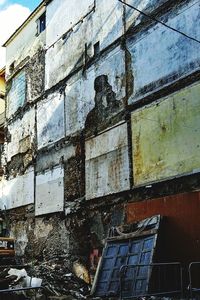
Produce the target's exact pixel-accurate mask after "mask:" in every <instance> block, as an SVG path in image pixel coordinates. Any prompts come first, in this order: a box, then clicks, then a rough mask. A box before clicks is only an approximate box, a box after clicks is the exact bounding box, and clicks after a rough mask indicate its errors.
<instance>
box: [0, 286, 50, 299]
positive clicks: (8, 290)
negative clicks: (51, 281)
mask: <svg viewBox="0 0 200 300" xmlns="http://www.w3.org/2000/svg"><path fill="white" fill-rule="evenodd" d="M30 290H35V291H37V290H44V287H41V286H40V287H25V288H15V289H5V290H0V295H1V294H13V293H16V292H24V291H30ZM43 295H44V297H45V299H46V300H47V299H48V298H47V295H46V294H45V293H43ZM0 299H1V296H0Z"/></svg>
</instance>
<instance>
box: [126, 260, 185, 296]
mask: <svg viewBox="0 0 200 300" xmlns="http://www.w3.org/2000/svg"><path fill="white" fill-rule="evenodd" d="M141 268H146V271H147V273H146V274H147V275H146V277H147V278H146V279H147V287H146V289H145V290H143V291H136V290H134V289H132V294H130V293H129V294H128V295H126V291H125V290H124V282H125V277H126V274H127V272H128V270H129V273H130V269H132V270H133V272H132V274H133V277H132V279H133V282H132V287H134V285H135V282H136V280H137V276H136V274H138V272H140V270H141ZM177 294H179V295H181V296H183V269H182V266H181V264H180V263H178V262H171V263H152V264H137V265H124V266H122V267H121V269H120V299H121V300H122V299H135V298H139V297H149V296H161V295H163V296H164V295H165V296H167V295H177Z"/></svg>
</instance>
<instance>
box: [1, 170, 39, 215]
mask: <svg viewBox="0 0 200 300" xmlns="http://www.w3.org/2000/svg"><path fill="white" fill-rule="evenodd" d="M2 190H3V193H2V194H3V195H2V198H1V201H2V203H3V205H5V206H6V208H7V209H12V208H16V207H20V206H25V205H28V204H31V203H34V171H33V169H32V168H30V169H29V170H28V171H27V172H26V174H24V175H23V176H18V177H16V178H13V179H10V180H8V181H6V180H3V181H2Z"/></svg>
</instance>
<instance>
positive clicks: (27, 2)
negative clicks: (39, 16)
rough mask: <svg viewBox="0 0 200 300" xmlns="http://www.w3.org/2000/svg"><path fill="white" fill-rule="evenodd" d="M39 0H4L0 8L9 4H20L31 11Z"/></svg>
mask: <svg viewBox="0 0 200 300" xmlns="http://www.w3.org/2000/svg"><path fill="white" fill-rule="evenodd" d="M40 2H41V0H7V1H4V4H3V5H2V7H1V6H0V10H1V9H3V8H5V7H6V6H8V5H11V4H20V5H23V6H26V7H28V8H29V9H30V10H31V11H33V10H34V9H35V8H36V7H37V6H38V4H39V3H40Z"/></svg>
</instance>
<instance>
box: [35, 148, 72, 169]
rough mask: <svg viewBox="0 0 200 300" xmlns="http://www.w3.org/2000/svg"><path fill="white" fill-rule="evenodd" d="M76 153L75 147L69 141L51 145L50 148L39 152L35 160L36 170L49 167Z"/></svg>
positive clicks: (64, 160)
mask: <svg viewBox="0 0 200 300" xmlns="http://www.w3.org/2000/svg"><path fill="white" fill-rule="evenodd" d="M75 155H76V147H75V146H74V145H72V144H70V143H69V142H66V143H65V142H64V143H63V144H60V145H58V146H57V147H53V148H52V149H50V150H48V149H47V150H46V151H42V152H39V153H38V155H37V161H36V172H42V171H43V170H46V169H51V168H52V167H53V166H56V165H59V164H60V163H61V161H62V162H66V161H67V160H68V159H70V158H71V157H74V156H75Z"/></svg>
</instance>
